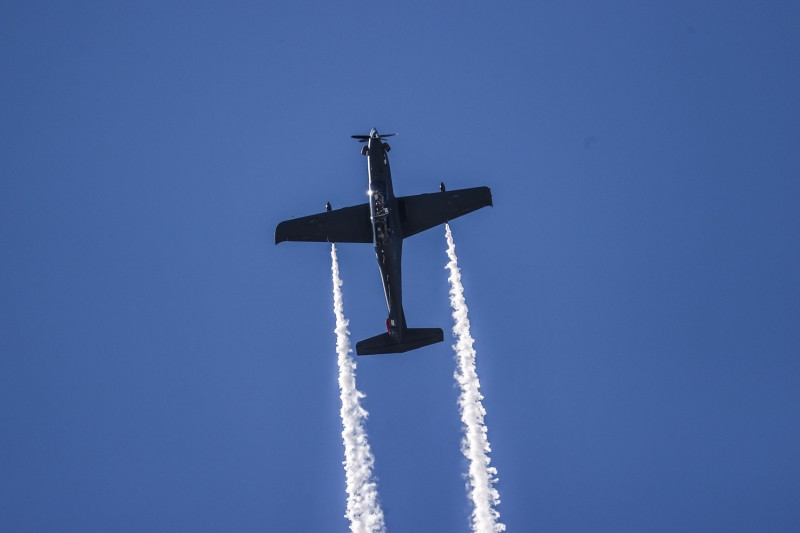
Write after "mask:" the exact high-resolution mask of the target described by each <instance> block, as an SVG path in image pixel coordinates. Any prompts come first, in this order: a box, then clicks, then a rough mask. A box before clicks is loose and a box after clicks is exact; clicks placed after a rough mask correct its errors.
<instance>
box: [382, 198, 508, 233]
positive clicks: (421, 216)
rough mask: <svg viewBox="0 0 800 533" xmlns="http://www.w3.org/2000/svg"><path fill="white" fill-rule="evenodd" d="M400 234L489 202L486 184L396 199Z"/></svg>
mask: <svg viewBox="0 0 800 533" xmlns="http://www.w3.org/2000/svg"><path fill="white" fill-rule="evenodd" d="M397 201H398V208H399V210H400V222H401V224H402V226H403V238H406V237H411V236H412V235H416V234H417V233H419V232H421V231H425V230H426V229H430V228H432V227H434V226H438V225H439V224H444V223H445V222H447V221H448V220H453V219H454V218H457V217H460V216H461V215H466V214H467V213H471V212H473V211H476V210H478V209H480V208H482V207H486V206H489V205H492V191H490V190H489V187H472V188H470V189H456V190H454V191H445V192H434V193H428V194H417V195H415V196H403V197H400V198H398V199H397Z"/></svg>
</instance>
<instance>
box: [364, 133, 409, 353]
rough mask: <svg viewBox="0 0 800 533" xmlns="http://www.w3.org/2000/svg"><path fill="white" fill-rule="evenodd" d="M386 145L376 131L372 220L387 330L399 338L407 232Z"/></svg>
mask: <svg viewBox="0 0 800 533" xmlns="http://www.w3.org/2000/svg"><path fill="white" fill-rule="evenodd" d="M386 148H387V146H386V145H385V144H384V142H383V140H382V139H381V138H380V137H379V135H378V132H377V131H375V130H373V131H372V132H371V133H370V138H369V140H368V144H367V154H366V155H367V172H368V173H369V191H368V194H369V198H370V200H369V209H370V220H371V222H372V235H373V243H374V245H375V255H376V256H377V258H378V269H379V270H380V273H381V282H382V283H383V292H384V295H385V296H386V307H387V308H388V310H389V318H388V319H387V321H386V329H387V330H388V332H389V334H390V335H391V336H392V337H394V339H395V340H397V341H399V340H400V339H401V338H402V336H403V332H404V331H405V329H406V322H405V316H404V314H403V293H402V278H401V268H400V260H401V257H402V255H403V232H402V229H401V227H400V217H399V213H398V209H397V199H396V198H395V196H394V190H393V189H392V173H391V170H390V168H389V156H388V154H387V153H386V152H387V150H386Z"/></svg>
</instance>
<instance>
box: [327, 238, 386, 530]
mask: <svg viewBox="0 0 800 533" xmlns="http://www.w3.org/2000/svg"><path fill="white" fill-rule="evenodd" d="M331 273H332V275H333V312H334V314H335V315H336V329H335V331H336V353H337V354H339V396H340V398H341V400H342V409H341V411H340V414H341V416H342V441H343V442H344V462H343V463H342V464H343V465H344V473H345V479H346V482H347V512H346V513H345V517H346V518H348V519H349V520H350V531H352V532H353V533H373V532H383V531H386V529H385V526H384V522H383V510H382V509H381V506H380V504H379V503H378V485H377V483H376V482H375V481H374V479H373V477H372V467H373V465H374V464H375V458H374V457H373V456H372V451H371V450H370V448H369V442H367V432H366V431H365V430H364V421H365V420H366V418H367V411H365V410H364V408H363V407H361V403H360V400H361V398H363V397H364V393H362V392H361V391H359V390H358V389H357V388H356V362H355V359H353V356H352V355H350V354H351V352H352V350H351V349H350V332H349V331H348V330H347V324H348V321H347V319H346V318H345V317H344V305H343V303H342V280H341V278H339V261H338V259H337V258H336V246H335V245H334V244H331Z"/></svg>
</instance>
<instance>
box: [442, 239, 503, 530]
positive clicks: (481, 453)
mask: <svg viewBox="0 0 800 533" xmlns="http://www.w3.org/2000/svg"><path fill="white" fill-rule="evenodd" d="M445 231H446V236H447V257H449V258H450V262H449V263H447V269H448V270H449V271H450V276H449V277H448V281H449V282H450V306H451V307H452V308H453V320H454V321H455V324H454V325H453V335H455V337H456V344H455V345H454V346H453V349H454V350H455V352H456V362H457V364H458V366H457V368H456V372H455V374H454V377H455V378H456V381H457V382H458V384H459V386H460V387H461V393H460V394H459V397H458V407H459V411H460V412H461V422H462V424H463V426H464V437H463V439H462V440H461V453H463V454H464V456H465V457H466V458H467V459H468V460H469V483H468V484H467V490H468V492H469V497H470V499H471V500H472V504H473V506H474V507H473V509H472V517H471V523H472V531H474V532H475V533H495V532H498V531H505V529H506V526H505V524H503V523H501V522H500V521H499V519H500V513H498V512H497V509H495V507H496V506H497V505H498V504H499V503H500V493H499V492H497V489H496V488H495V487H494V484H495V483H496V482H497V477H496V476H497V469H496V468H494V467H493V466H490V465H489V463H490V459H489V452H490V451H491V449H490V448H489V439H488V437H487V429H486V424H484V422H483V417H484V416H485V415H486V410H485V409H484V408H483V404H482V403H481V400H482V399H483V396H482V395H481V393H480V390H479V389H480V386H481V385H480V382H479V381H478V373H477V371H476V369H475V349H474V348H473V347H472V343H473V342H474V340H473V339H472V336H471V335H470V332H469V318H468V317H467V303H466V300H465V299H464V287H463V286H462V285H461V271H460V270H459V268H458V259H457V258H456V245H455V243H453V233H452V232H451V231H450V224H446V225H445Z"/></svg>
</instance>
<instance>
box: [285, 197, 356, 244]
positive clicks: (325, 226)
mask: <svg viewBox="0 0 800 533" xmlns="http://www.w3.org/2000/svg"><path fill="white" fill-rule="evenodd" d="M283 241H308V242H326V241H327V242H372V226H371V225H370V222H369V204H361V205H354V206H352V207H343V208H341V209H335V210H333V211H326V212H324V213H318V214H316V215H310V216H307V217H300V218H292V219H290V220H284V221H283V222H281V223H280V224H278V227H276V228H275V244H278V243H279V242H283Z"/></svg>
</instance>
